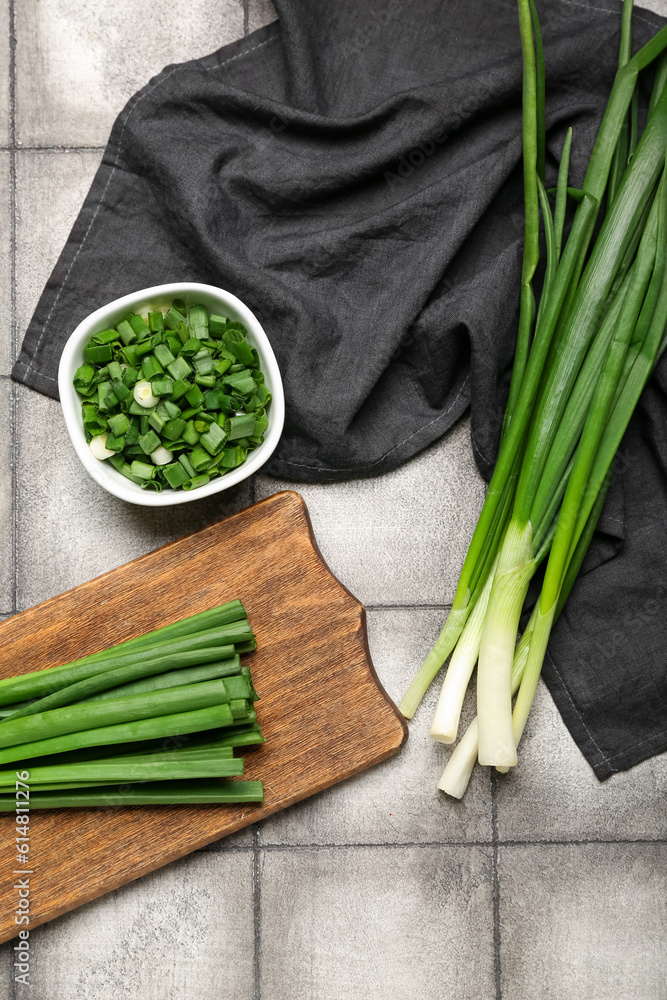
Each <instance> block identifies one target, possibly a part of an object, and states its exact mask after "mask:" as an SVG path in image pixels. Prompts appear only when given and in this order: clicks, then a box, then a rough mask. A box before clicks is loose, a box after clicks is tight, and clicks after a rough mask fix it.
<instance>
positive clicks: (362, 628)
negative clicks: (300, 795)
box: [274, 490, 410, 791]
mask: <svg viewBox="0 0 667 1000" xmlns="http://www.w3.org/2000/svg"><path fill="white" fill-rule="evenodd" d="M288 494H289V495H291V496H292V497H295V498H296V499H297V500H298V501H299V506H300V507H301V512H302V514H303V517H304V518H305V521H306V524H307V526H308V534H309V536H310V544H311V545H312V547H313V551H314V552H315V555H316V556H317V558H318V559H319V561H320V562H321V563H322V566H323V567H324V569H325V570H326V571H327V573H328V574H329V576H330V577H331V579H332V580H334V582H335V583H336V584H337V585H338V586H339V587H340V589H341V590H343V591H344V592H345V593H346V594H347V595H348V596H349V597H350V598H351V599H352V601H353V602H354V604H355V605H356V608H357V612H358V614H359V632H360V636H361V641H362V644H363V648H364V654H365V657H366V663H367V664H368V670H369V673H370V675H371V678H372V680H373V682H374V683H375V686H376V687H377V689H378V691H379V692H380V694H381V695H382V697H383V698H384V700H385V701H386V702H387V704H388V705H389V707H390V708H391V709H392V711H393V713H394V715H395V716H396V718H397V720H398V722H399V723H400V725H401V728H402V730H403V739H402V740H401V742H400V743H399V744H398V746H397V747H396V750H395V751H394V753H398V751H399V750H400V749H401V748H402V747H404V746H405V744H406V742H407V739H408V736H409V734H410V729H409V727H408V721H407V719H406V718H405V717H404V716H403V715H401V713H400V712H399V710H398V708H397V707H396V705H395V704H394V702H393V700H392V699H391V698H390V697H389V695H388V694H387V692H386V691H385V689H384V685H383V684H382V681H381V680H380V678H379V677H378V675H377V671H376V669H375V664H374V663H373V657H372V656H371V649H370V646H369V644H368V627H367V624H366V608H365V607H364V605H363V604H362V602H361V601H360V600H359V599H358V598H357V597H355V596H354V594H353V593H352V591H351V590H349V589H348V587H346V586H345V584H344V583H342V582H341V581H340V580H339V579H338V577H337V576H336V574H335V573H334V572H333V570H332V569H331V567H330V566H329V563H328V562H327V561H326V559H325V558H324V556H323V555H322V551H321V549H320V547H319V545H318V543H317V539H316V538H315V532H314V531H313V524H312V521H311V520H310V512H309V510H308V507H307V505H306V501H305V500H304V499H303V497H302V496H301V495H300V494H299V493H297V492H296V491H295V490H283V491H282V493H280V494H278V493H276V494H274V496H282V495H288ZM380 759H384V758H380ZM374 763H377V761H375V762H374ZM369 766H371V767H372V765H369ZM351 773H352V774H356V773H358V772H356V771H353V772H351ZM348 777H351V775H348ZM325 787H326V786H325ZM320 791H321V789H320Z"/></svg>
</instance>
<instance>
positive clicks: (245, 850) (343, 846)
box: [200, 837, 667, 854]
mask: <svg viewBox="0 0 667 1000" xmlns="http://www.w3.org/2000/svg"><path fill="white" fill-rule="evenodd" d="M224 839H225V838H224V837H222V838H221V839H220V840H218V841H212V842H211V844H207V845H205V846H204V847H202V848H200V850H202V851H207V850H208V851H209V853H211V854H225V853H230V854H231V853H236V854H249V853H251V852H253V851H254V850H255V847H254V841H253V844H248V845H247V846H238V847H225V845H224ZM217 844H219V845H220V847H219V849H217V850H216V849H215V847H214V845H217ZM636 845H641V846H643V847H654V846H665V845H667V838H665V837H659V838H656V839H655V840H640V839H636V840H599V839H598V840H498V841H496V842H495V843H494V841H493V840H426V841H421V842H419V841H408V840H406V841H395V842H391V841H384V842H383V841H380V842H376V843H373V842H372V841H361V842H357V843H340V844H335V843H324V844H312V843H311V844H299V843H293V844H261V846H260V843H259V839H258V841H257V850H258V852H260V853H262V854H272V853H274V854H280V853H281V852H285V853H288V854H290V853H291V854H294V853H298V852H300V851H302V852H306V851H348V850H371V849H372V850H375V849H376V848H379V849H380V850H407V849H409V850H435V849H442V848H443V847H471V848H472V847H481V848H494V846H495V847H497V848H501V847H506V848H515V847H517V848H522V847H539V848H545V847H593V846H598V847H632V846H636Z"/></svg>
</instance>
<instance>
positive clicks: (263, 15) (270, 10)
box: [248, 0, 278, 31]
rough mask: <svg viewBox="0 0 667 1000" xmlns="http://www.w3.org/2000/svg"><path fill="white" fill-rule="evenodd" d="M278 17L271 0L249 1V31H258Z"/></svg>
mask: <svg viewBox="0 0 667 1000" xmlns="http://www.w3.org/2000/svg"><path fill="white" fill-rule="evenodd" d="M277 17H278V14H277V13H276V8H275V7H274V6H273V4H272V3H271V0H248V30H249V31H256V30H257V28H263V27H264V25H265V24H270V23H271V21H275V20H276V18H277Z"/></svg>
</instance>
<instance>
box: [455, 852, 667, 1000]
mask: <svg viewBox="0 0 667 1000" xmlns="http://www.w3.org/2000/svg"><path fill="white" fill-rule="evenodd" d="M499 855H500V856H499V873H500V957H501V968H502V982H501V987H502V996H503V1000H536V998H538V997H539V998H540V1000H583V998H585V1000H621V998H622V1000H664V998H665V995H666V993H665V983H667V937H666V936H665V927H666V926H667V845H665V844H649V845H646V844H586V845H582V844H577V845H574V844H572V845H567V846H563V845H549V846H544V845H539V846H530V847H528V846H526V847H506V846H503V847H501V848H500V851H499ZM452 995H454V994H452Z"/></svg>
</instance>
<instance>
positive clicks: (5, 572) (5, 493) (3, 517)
mask: <svg viewBox="0 0 667 1000" xmlns="http://www.w3.org/2000/svg"><path fill="white" fill-rule="evenodd" d="M11 397H12V384H11V382H10V381H9V380H8V379H0V467H1V468H2V469H4V473H3V474H2V475H0V524H1V525H2V536H1V538H0V612H1V613H9V612H11V611H12V603H13V590H14V537H13V535H14V533H13V519H12V475H11V467H12V455H11V451H12V432H13V416H12V405H11Z"/></svg>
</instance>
